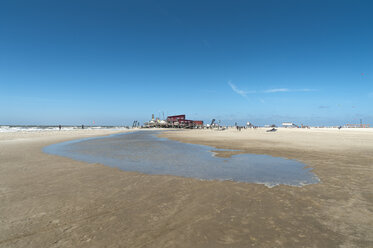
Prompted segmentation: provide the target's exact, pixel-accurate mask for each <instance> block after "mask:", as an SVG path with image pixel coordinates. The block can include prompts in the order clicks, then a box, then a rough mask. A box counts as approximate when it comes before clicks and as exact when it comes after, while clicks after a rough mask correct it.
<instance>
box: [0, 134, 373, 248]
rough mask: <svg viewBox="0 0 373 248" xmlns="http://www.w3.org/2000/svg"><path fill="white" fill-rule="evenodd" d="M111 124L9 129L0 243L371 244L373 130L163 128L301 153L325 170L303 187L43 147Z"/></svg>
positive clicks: (2, 143)
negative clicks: (172, 170)
mask: <svg viewBox="0 0 373 248" xmlns="http://www.w3.org/2000/svg"><path fill="white" fill-rule="evenodd" d="M109 133H112V132H109V131H104V130H80V131H69V132H45V133H23V134H20V133H18V134H0V203H1V204H0V247H372V246H373V232H372V228H371V227H372V226H373V180H372V178H373V132H371V130H366V131H360V130H359V131H351V130H316V129H315V130H313V129H311V130H283V129H281V130H279V131H278V132H276V133H266V132H265V130H262V129H257V130H244V131H241V132H238V131H236V130H228V131H211V130H188V131H182V132H168V133H165V134H162V136H163V137H168V138H171V139H174V140H179V141H183V142H190V143H197V144H205V145H212V146H215V147H217V148H223V149H237V150H240V151H241V152H249V153H258V154H269V155H273V156H282V157H287V158H291V159H298V160H299V161H301V162H303V163H306V164H308V165H309V166H311V167H312V168H314V170H313V171H314V172H315V173H316V174H317V176H318V177H319V178H320V179H321V183H319V184H315V185H308V186H305V187H292V186H276V187H274V188H267V187H266V186H264V185H259V184H249V183H237V182H230V181H201V180H197V179H190V178H182V177H175V176H159V175H145V174H140V173H133V172H125V171H120V170H119V169H115V168H111V167H107V166H103V165H99V164H88V163H83V162H78V161H73V160H71V159H68V158H63V157H58V156H54V155H48V154H44V153H42V151H41V149H42V148H43V147H44V146H47V145H49V144H53V143H56V142H62V141H66V140H71V139H78V138H82V137H88V136H98V135H105V134H109ZM220 155H221V156H229V155H231V154H229V153H227V152H226V153H224V152H221V153H220Z"/></svg>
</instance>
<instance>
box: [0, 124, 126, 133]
mask: <svg viewBox="0 0 373 248" xmlns="http://www.w3.org/2000/svg"><path fill="white" fill-rule="evenodd" d="M77 129H82V127H81V126H62V128H61V130H62V131H69V130H77ZM84 129H87V130H93V129H111V130H121V129H126V127H119V126H85V127H84ZM57 130H59V127H58V126H6V125H3V126H0V133H14V132H45V131H57Z"/></svg>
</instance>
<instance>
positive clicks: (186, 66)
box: [0, 0, 373, 125]
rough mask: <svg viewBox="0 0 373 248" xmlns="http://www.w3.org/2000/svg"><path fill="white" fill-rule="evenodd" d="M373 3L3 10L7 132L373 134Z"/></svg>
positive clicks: (0, 41) (22, 5) (98, 4)
mask: <svg viewBox="0 0 373 248" xmlns="http://www.w3.org/2000/svg"><path fill="white" fill-rule="evenodd" d="M372 13H373V2H372V1H368V0H367V1H352V0H351V1H343V0H336V1H325V0H324V1H297V0H294V1H259V0H258V1H216V0H215V1H155V0H153V1H142V0H136V1H124V0H123V1H95V0H86V1H79V0H74V1H69V0H66V1H49V0H45V1H38V0H33V1H30V0H24V1H21V0H2V1H1V2H0V124H48V125H50V124H86V125H89V124H91V123H92V121H95V122H96V124H97V125H129V124H131V123H132V121H133V120H140V121H145V120H148V119H149V118H150V117H151V114H152V113H154V114H155V115H158V116H162V113H163V112H164V114H165V115H167V114H170V115H171V114H181V113H185V114H187V117H188V118H191V119H202V120H205V121H210V120H211V119H212V118H215V119H217V120H221V121H222V122H223V123H227V124H233V123H234V122H236V121H237V122H239V123H241V124H244V123H245V122H246V121H250V122H253V123H254V124H258V125H264V124H272V123H276V124H279V123H281V122H282V121H292V122H296V123H298V124H300V123H303V124H308V125H340V124H345V123H359V122H360V119H363V122H364V123H370V124H373V113H372V106H373V84H372V83H373V32H372V30H373V18H372Z"/></svg>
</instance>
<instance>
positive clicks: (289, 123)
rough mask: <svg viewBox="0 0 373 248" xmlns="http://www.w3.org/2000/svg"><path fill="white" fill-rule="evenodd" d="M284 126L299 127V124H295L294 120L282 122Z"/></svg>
mask: <svg viewBox="0 0 373 248" xmlns="http://www.w3.org/2000/svg"><path fill="white" fill-rule="evenodd" d="M282 126H283V127H298V126H297V125H295V124H294V123H292V122H283V123H282Z"/></svg>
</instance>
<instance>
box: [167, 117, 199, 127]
mask: <svg viewBox="0 0 373 248" xmlns="http://www.w3.org/2000/svg"><path fill="white" fill-rule="evenodd" d="M167 123H168V124H169V125H172V126H173V125H175V126H179V127H188V128H193V127H202V126H203V121H193V120H187V119H186V118H185V115H171V116H168V117H167Z"/></svg>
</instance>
